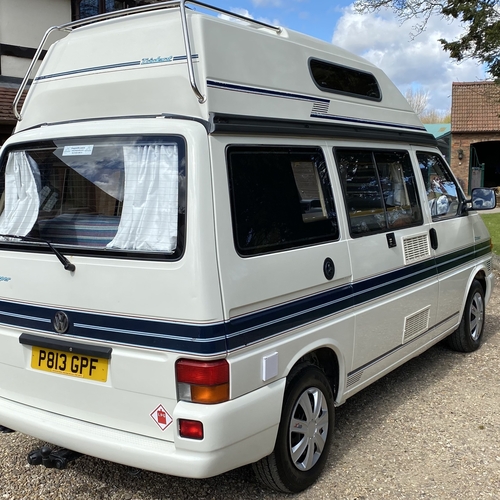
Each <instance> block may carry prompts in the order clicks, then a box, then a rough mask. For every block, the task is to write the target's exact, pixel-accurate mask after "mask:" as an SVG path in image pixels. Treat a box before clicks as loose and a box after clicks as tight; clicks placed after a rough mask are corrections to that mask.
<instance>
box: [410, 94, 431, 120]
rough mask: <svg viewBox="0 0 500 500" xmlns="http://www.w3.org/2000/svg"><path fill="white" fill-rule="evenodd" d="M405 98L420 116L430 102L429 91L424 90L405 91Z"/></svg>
mask: <svg viewBox="0 0 500 500" xmlns="http://www.w3.org/2000/svg"><path fill="white" fill-rule="evenodd" d="M405 98H406V100H407V101H408V104H409V105H410V106H411V107H412V109H413V111H415V113H417V115H419V116H420V115H421V114H422V113H423V112H424V110H425V108H426V107H427V104H428V102H429V93H428V92H424V91H423V90H413V89H408V90H407V91H406V93H405Z"/></svg>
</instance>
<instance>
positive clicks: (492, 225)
mask: <svg viewBox="0 0 500 500" xmlns="http://www.w3.org/2000/svg"><path fill="white" fill-rule="evenodd" d="M481 217H482V219H483V221H484V223H485V224H486V227H487V228H488V231H489V232H490V235H491V241H492V243H493V252H494V253H495V254H497V255H500V214H483V215H481Z"/></svg>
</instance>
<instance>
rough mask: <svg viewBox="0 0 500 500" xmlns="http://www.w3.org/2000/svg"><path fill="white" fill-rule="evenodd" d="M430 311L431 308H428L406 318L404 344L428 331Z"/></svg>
mask: <svg viewBox="0 0 500 500" xmlns="http://www.w3.org/2000/svg"><path fill="white" fill-rule="evenodd" d="M430 310H431V306H427V307H426V308H425V309H422V310H421V311H418V312H416V313H415V314H412V315H411V316H407V317H406V318H405V329H404V334H403V344H404V343H405V342H408V341H409V340H411V339H414V338H415V337H417V336H418V335H420V334H421V333H424V332H425V331H427V330H428V328H429V313H430Z"/></svg>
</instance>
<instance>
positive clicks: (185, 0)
mask: <svg viewBox="0 0 500 500" xmlns="http://www.w3.org/2000/svg"><path fill="white" fill-rule="evenodd" d="M186 4H191V5H197V6H199V7H202V8H204V9H207V10H210V11H213V12H217V13H219V14H225V15H227V16H229V17H233V18H236V19H240V20H242V21H245V22H246V23H249V24H253V25H255V26H257V27H264V28H268V29H270V30H273V31H275V32H276V33H277V34H279V33H281V31H282V29H281V28H280V27H279V26H273V25H271V24H267V23H264V22H262V21H257V20H255V19H251V18H249V17H245V16H243V15H241V14H236V13H234V12H230V11H228V10H225V9H220V8H218V7H214V6H212V5H209V4H206V3H204V2H199V1H198V0H169V1H166V2H160V3H153V4H148V5H140V6H137V7H130V8H128V9H122V10H117V11H113V12H107V13H105V14H98V15H97V16H92V17H88V18H85V19H80V20H78V21H72V22H69V23H65V24H60V25H59V26H52V27H51V28H49V29H48V30H47V31H46V32H45V35H44V36H43V38H42V40H41V42H40V45H39V46H38V49H37V50H36V52H35V55H34V56H33V59H32V61H31V63H30V65H29V67H28V70H27V71H26V75H25V76H24V78H23V81H22V82H21V85H20V87H19V89H18V91H17V94H16V97H15V98H14V101H13V103H12V111H13V113H14V116H15V117H16V119H17V120H18V121H21V120H22V119H23V117H22V115H21V113H20V112H19V111H18V109H17V107H18V105H19V101H20V99H21V96H22V94H23V92H24V90H25V88H26V85H27V84H28V81H29V79H30V76H31V73H32V72H33V68H34V67H35V64H36V63H37V61H38V59H39V58H40V55H41V53H42V51H43V47H44V46H45V43H46V42H47V39H48V38H49V36H50V35H51V34H52V33H53V32H54V31H66V32H68V33H69V32H71V31H73V30H74V29H75V28H80V27H82V26H86V25H88V24H93V23H96V22H98V21H103V20H105V19H114V18H117V17H124V16H128V15H131V14H136V13H138V12H148V11H154V10H162V9H170V8H174V7H179V8H180V13H181V24H182V33H183V38H184V48H185V51H186V56H188V55H189V57H187V67H188V75H189V83H190V84H191V88H192V89H193V92H194V94H195V95H196V97H197V98H198V101H199V102H200V103H204V102H205V100H206V97H205V96H204V95H203V94H202V93H201V92H200V89H199V88H198V85H197V83H196V78H195V76H194V65H193V55H192V53H191V42H190V38H189V30H188V24H187V17H186Z"/></svg>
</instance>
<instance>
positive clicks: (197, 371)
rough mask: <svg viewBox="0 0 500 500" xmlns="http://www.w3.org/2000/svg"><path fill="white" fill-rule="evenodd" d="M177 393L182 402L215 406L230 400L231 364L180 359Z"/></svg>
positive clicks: (178, 362) (178, 363) (176, 370)
mask: <svg viewBox="0 0 500 500" xmlns="http://www.w3.org/2000/svg"><path fill="white" fill-rule="evenodd" d="M175 375H176V379H177V393H178V396H179V399H180V400H182V401H191V402H192V403H203V404H215V403H222V402H224V401H228V400H229V363H228V362H227V361H226V360H225V359H219V360H217V361H197V360H194V359H180V360H179V361H177V363H176V365H175Z"/></svg>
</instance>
